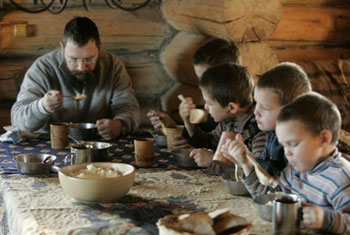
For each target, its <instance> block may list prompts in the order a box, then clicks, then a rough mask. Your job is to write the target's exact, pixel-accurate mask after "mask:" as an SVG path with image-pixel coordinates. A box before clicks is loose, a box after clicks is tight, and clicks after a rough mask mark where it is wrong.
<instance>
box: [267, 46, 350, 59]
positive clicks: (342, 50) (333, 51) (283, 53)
mask: <svg viewBox="0 0 350 235" xmlns="http://www.w3.org/2000/svg"><path fill="white" fill-rule="evenodd" d="M266 43H267V44H268V45H269V46H270V47H271V48H272V49H273V50H274V51H275V53H276V55H277V57H278V60H279V61H280V62H282V61H296V60H307V61H311V60H329V59H333V60H337V59H349V58H350V49H349V46H346V44H342V43H341V44H339V43H332V42H306V41H298V42H295V41H267V42H266Z"/></svg>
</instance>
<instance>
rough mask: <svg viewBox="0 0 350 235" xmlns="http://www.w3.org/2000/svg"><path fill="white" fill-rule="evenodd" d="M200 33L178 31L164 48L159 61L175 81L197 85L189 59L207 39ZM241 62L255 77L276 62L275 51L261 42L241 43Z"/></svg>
mask: <svg viewBox="0 0 350 235" xmlns="http://www.w3.org/2000/svg"><path fill="white" fill-rule="evenodd" d="M208 39H209V38H207V37H204V36H202V35H198V34H193V33H187V32H180V33H178V34H177V35H176V36H175V37H174V39H173V40H172V41H171V42H170V43H169V44H168V45H167V46H166V47H165V48H164V50H163V52H162V53H161V56H160V57H161V58H160V60H161V62H162V64H163V65H164V68H165V70H166V71H167V72H168V74H169V76H170V77H171V78H173V79H174V80H176V81H177V82H180V83H183V84H187V85H190V86H197V85H198V78H197V77H196V75H195V73H194V70H193V66H192V64H191V60H192V57H193V54H194V53H195V51H196V50H197V49H198V48H199V47H200V46H201V45H203V44H204V43H205V42H207V41H208ZM238 48H239V51H240V54H241V57H242V63H243V65H244V66H246V67H247V68H248V70H249V72H250V73H251V74H252V75H253V76H254V78H255V79H256V75H259V74H262V73H264V72H266V71H267V70H269V69H271V68H272V67H274V66H275V65H276V64H277V63H278V59H277V56H276V54H275V52H274V51H273V50H272V49H271V48H270V47H269V46H268V45H267V44H265V43H263V42H251V43H241V44H239V45H238Z"/></svg>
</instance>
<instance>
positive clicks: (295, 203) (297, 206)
mask: <svg viewBox="0 0 350 235" xmlns="http://www.w3.org/2000/svg"><path fill="white" fill-rule="evenodd" d="M301 217H302V207H301V200H300V198H299V196H297V195H294V194H285V195H280V196H277V197H276V198H275V199H274V200H273V212H272V231H273V234H299V227H300V220H301Z"/></svg>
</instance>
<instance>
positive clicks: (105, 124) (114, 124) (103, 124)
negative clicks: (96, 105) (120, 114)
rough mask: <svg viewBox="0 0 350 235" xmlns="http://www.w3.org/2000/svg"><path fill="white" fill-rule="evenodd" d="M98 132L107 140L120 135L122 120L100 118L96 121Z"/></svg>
mask: <svg viewBox="0 0 350 235" xmlns="http://www.w3.org/2000/svg"><path fill="white" fill-rule="evenodd" d="M96 128H97V131H98V134H99V135H100V136H102V138H103V139H105V140H110V139H113V138H115V137H118V136H120V134H121V131H122V122H121V121H120V120H112V119H100V120H97V122H96Z"/></svg>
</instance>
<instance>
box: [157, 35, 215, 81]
mask: <svg viewBox="0 0 350 235" xmlns="http://www.w3.org/2000/svg"><path fill="white" fill-rule="evenodd" d="M207 40H208V37H206V36H204V35H200V34H193V33H188V32H179V33H178V34H177V35H176V36H175V37H174V38H173V39H172V40H171V41H170V43H169V44H168V45H166V46H165V47H164V50H163V51H162V52H161V54H160V61H161V62H162V64H163V65H164V69H165V70H166V71H167V73H168V75H169V76H170V77H171V78H172V79H174V80H175V81H178V82H180V83H184V84H187V85H190V86H197V85H198V78H197V76H196V74H195V73H194V69H193V66H192V57H193V55H194V53H195V52H196V50H197V49H198V48H199V47H200V46H201V45H203V44H204V43H205V42H206V41H207Z"/></svg>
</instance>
